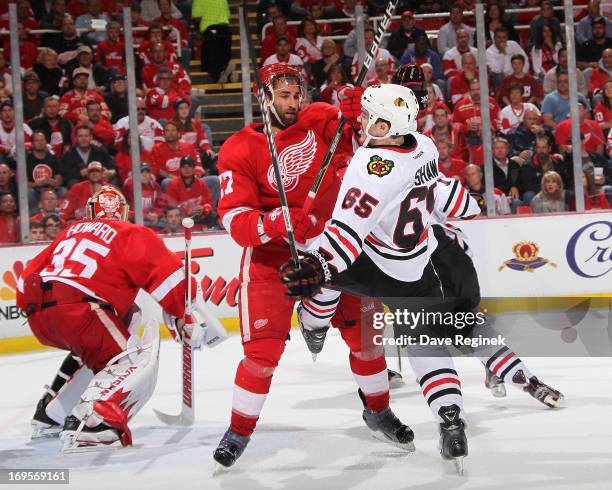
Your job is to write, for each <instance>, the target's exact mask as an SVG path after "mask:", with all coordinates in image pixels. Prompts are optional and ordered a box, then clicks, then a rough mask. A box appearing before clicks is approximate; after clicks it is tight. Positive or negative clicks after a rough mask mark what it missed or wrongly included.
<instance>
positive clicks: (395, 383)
mask: <svg viewBox="0 0 612 490" xmlns="http://www.w3.org/2000/svg"><path fill="white" fill-rule="evenodd" d="M405 384H406V383H405V382H404V380H403V379H401V378H393V379H391V380H390V381H389V389H390V390H397V389H398V388H401V387H402V386H404V385H405Z"/></svg>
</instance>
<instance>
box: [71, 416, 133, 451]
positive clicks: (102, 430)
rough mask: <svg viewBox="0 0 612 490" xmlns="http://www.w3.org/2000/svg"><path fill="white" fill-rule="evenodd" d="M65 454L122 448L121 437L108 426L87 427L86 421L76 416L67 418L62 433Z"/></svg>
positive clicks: (115, 430)
mask: <svg viewBox="0 0 612 490" xmlns="http://www.w3.org/2000/svg"><path fill="white" fill-rule="evenodd" d="M60 438H61V440H62V445H63V448H62V451H63V452H79V451H87V450H92V449H100V448H106V447H108V446H111V445H112V446H121V444H120V440H121V435H120V433H119V431H118V430H117V429H113V428H112V427H110V426H108V425H106V424H99V425H97V426H96V427H87V426H86V425H85V420H79V419H78V418H77V417H75V416H74V415H69V416H68V417H66V421H65V422H64V428H63V430H62V432H61V435H60Z"/></svg>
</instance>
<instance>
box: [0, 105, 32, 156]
mask: <svg viewBox="0 0 612 490" xmlns="http://www.w3.org/2000/svg"><path fill="white" fill-rule="evenodd" d="M31 137H32V130H31V129H30V127H29V126H28V125H27V124H24V125H23V138H24V141H25V146H26V150H29V149H30V148H31V146H32V143H31ZM16 149H17V142H16V139H15V111H14V110H13V105H12V104H11V102H10V101H8V100H5V101H3V102H1V103H0V157H4V159H5V160H6V161H7V162H12V161H14V158H15V151H16Z"/></svg>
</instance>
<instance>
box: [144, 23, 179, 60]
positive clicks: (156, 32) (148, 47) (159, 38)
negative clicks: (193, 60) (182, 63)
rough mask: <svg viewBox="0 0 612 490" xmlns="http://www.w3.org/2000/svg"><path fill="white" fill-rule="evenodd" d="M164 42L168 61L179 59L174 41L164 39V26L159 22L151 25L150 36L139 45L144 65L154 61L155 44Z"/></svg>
mask: <svg viewBox="0 0 612 490" xmlns="http://www.w3.org/2000/svg"><path fill="white" fill-rule="evenodd" d="M157 44H162V45H163V46H164V48H166V58H167V60H168V62H174V61H176V60H177V56H176V50H175V49H174V46H173V45H172V43H171V42H170V41H168V40H166V39H164V35H163V31H162V28H161V26H160V25H159V24H151V25H150V26H149V38H148V39H145V40H144V41H142V42H141V43H140V46H139V47H138V51H137V54H138V58H139V59H140V62H141V64H142V65H143V66H145V65H148V64H149V63H153V53H152V49H153V46H155V45H157Z"/></svg>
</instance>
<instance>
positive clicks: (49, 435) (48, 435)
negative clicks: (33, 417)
mask: <svg viewBox="0 0 612 490" xmlns="http://www.w3.org/2000/svg"><path fill="white" fill-rule="evenodd" d="M60 432H62V427H60V426H56V427H48V426H47V427H41V426H34V425H32V434H31V435H30V439H31V440H32V441H36V440H40V439H55V438H56V437H59V435H60Z"/></svg>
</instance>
